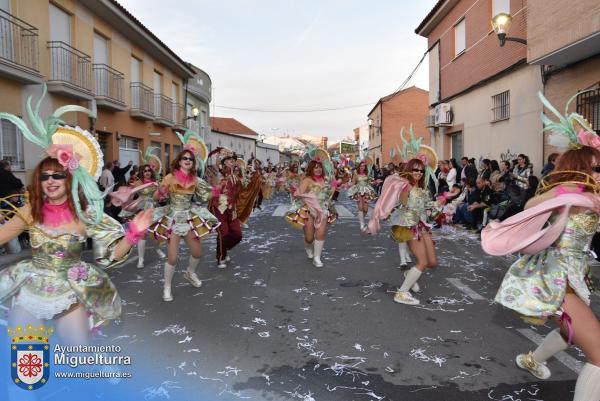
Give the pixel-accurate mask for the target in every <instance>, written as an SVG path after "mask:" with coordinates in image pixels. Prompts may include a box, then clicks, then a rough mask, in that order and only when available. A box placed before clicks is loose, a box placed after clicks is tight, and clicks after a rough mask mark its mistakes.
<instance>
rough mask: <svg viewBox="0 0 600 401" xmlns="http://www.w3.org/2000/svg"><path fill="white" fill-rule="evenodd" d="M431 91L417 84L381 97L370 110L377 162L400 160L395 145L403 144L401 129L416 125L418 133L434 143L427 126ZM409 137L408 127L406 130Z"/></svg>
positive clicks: (371, 147) (373, 154) (370, 146)
mask: <svg viewBox="0 0 600 401" xmlns="http://www.w3.org/2000/svg"><path fill="white" fill-rule="evenodd" d="M428 98H429V95H428V92H427V91H426V90H424V89H421V88H418V87H416V86H411V87H409V88H406V89H403V90H401V91H399V92H397V93H392V94H390V95H388V96H385V97H382V98H381V99H379V101H378V102H377V104H375V106H374V107H373V108H372V109H371V111H370V112H369V114H368V122H369V140H368V149H369V152H368V153H369V157H371V158H372V159H373V161H374V162H375V164H377V165H379V166H383V165H384V164H387V163H389V162H392V161H393V162H399V161H400V155H399V154H398V152H397V151H396V150H395V151H394V152H393V157H392V152H391V151H392V149H396V145H398V144H399V145H402V140H401V139H400V131H401V130H402V127H404V128H405V129H406V130H408V129H409V127H410V126H411V125H412V126H413V129H414V132H415V135H416V136H417V137H422V138H423V143H424V144H429V143H430V133H429V130H428V129H427V128H426V127H425V120H426V117H427V113H428V106H427V100H428ZM405 138H408V131H407V132H406V134H405Z"/></svg>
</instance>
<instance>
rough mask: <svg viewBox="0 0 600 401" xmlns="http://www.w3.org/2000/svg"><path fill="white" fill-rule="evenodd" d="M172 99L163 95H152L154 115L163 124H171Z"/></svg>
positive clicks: (172, 121) (172, 120)
mask: <svg viewBox="0 0 600 401" xmlns="http://www.w3.org/2000/svg"><path fill="white" fill-rule="evenodd" d="M173 114H174V113H173V101H172V100H171V99H170V98H168V97H166V96H165V95H158V94H155V95H154V117H155V118H156V122H157V123H159V124H163V125H169V126H171V125H173V123H174V119H173Z"/></svg>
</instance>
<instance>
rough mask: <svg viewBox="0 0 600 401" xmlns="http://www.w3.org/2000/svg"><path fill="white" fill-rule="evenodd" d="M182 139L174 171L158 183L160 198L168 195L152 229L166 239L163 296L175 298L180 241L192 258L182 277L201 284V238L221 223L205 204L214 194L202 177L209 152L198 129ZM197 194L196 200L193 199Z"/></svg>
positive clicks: (195, 284) (162, 238)
mask: <svg viewBox="0 0 600 401" xmlns="http://www.w3.org/2000/svg"><path fill="white" fill-rule="evenodd" d="M177 136H178V137H179V139H180V140H181V142H182V143H183V145H184V146H183V150H182V151H181V152H180V153H179V154H178V155H177V157H176V158H175V160H173V164H172V168H171V171H172V173H171V174H168V175H167V176H165V177H164V178H163V179H162V181H161V182H160V185H159V187H158V191H157V193H156V197H157V198H158V199H165V198H167V197H168V198H169V204H168V205H167V206H163V207H159V208H156V209H154V221H155V222H156V223H154V224H153V225H152V227H150V232H152V233H153V234H154V237H155V238H156V239H158V240H160V241H167V261H166V263H165V268H164V278H165V282H164V286H163V300H164V301H166V302H170V301H172V300H173V294H172V291H171V282H172V281H173V275H174V274H175V266H176V265H177V257H178V256H179V243H180V241H181V240H182V239H185V242H186V243H187V245H188V247H189V249H190V258H189V262H188V267H187V269H186V271H185V272H184V273H183V277H184V278H185V279H186V280H188V281H189V282H190V283H191V284H192V285H193V286H194V287H200V286H201V285H202V281H200V279H199V278H198V275H197V274H196V269H197V268H198V264H199V263H200V255H201V254H202V244H201V242H200V239H201V238H202V237H204V236H206V235H208V234H210V233H212V232H214V231H216V229H217V227H218V226H219V224H220V223H219V221H218V220H217V218H216V217H215V216H213V215H212V214H211V213H210V212H209V211H208V209H207V208H206V207H204V206H201V204H200V203H197V202H202V203H206V202H208V200H209V199H210V196H211V187H210V185H209V184H208V183H207V182H206V181H204V180H203V179H202V178H199V177H198V174H197V171H198V170H199V171H200V175H203V174H204V168H205V165H206V160H207V156H208V152H207V149H206V145H205V144H204V142H203V141H202V139H201V138H200V137H199V136H198V134H197V133H195V132H193V131H186V132H185V134H184V135H183V136H181V135H180V134H179V133H178V134H177ZM194 196H195V200H196V202H192V198H193V197H194Z"/></svg>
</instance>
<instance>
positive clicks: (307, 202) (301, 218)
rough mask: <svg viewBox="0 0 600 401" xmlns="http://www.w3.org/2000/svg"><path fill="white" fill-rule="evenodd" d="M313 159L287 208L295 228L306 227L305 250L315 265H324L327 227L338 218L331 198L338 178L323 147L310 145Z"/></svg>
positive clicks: (307, 153)
mask: <svg viewBox="0 0 600 401" xmlns="http://www.w3.org/2000/svg"><path fill="white" fill-rule="evenodd" d="M305 158H307V159H309V160H310V162H309V163H308V166H307V168H306V174H305V175H304V178H303V179H302V181H301V182H300V186H299V187H298V189H297V190H296V192H295V194H294V197H295V198H296V201H295V202H294V204H293V205H292V207H291V208H290V210H288V212H287V214H286V220H287V221H288V222H289V223H290V224H292V225H293V226H294V227H302V229H303V230H304V249H305V250H306V255H307V256H308V258H309V259H312V262H313V265H315V267H323V262H322V261H321V253H322V252H323V246H324V245H325V237H326V236H327V227H328V226H329V225H330V224H332V223H334V222H335V221H336V219H337V212H336V210H335V206H334V205H333V202H332V201H331V196H332V195H333V192H334V189H335V188H336V186H337V185H336V184H337V181H336V180H335V178H334V177H333V166H332V165H331V161H330V159H329V153H327V151H326V150H324V149H318V148H312V147H310V148H309V149H307V150H306V151H305Z"/></svg>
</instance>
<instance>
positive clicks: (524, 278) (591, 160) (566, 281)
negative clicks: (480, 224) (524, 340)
mask: <svg viewBox="0 0 600 401" xmlns="http://www.w3.org/2000/svg"><path fill="white" fill-rule="evenodd" d="M539 97H540V99H541V101H542V103H543V104H544V106H546V108H547V109H548V110H549V111H550V112H552V113H553V114H554V115H556V116H557V117H558V119H559V122H553V121H552V120H550V119H549V118H548V117H546V116H545V115H544V114H542V121H543V123H544V126H545V128H544V129H545V130H549V131H552V134H551V135H550V137H549V143H552V144H553V145H554V146H558V147H561V148H568V149H569V150H567V151H566V152H565V153H563V154H562V155H561V156H560V157H559V159H558V162H557V163H556V167H555V169H554V171H553V172H552V173H551V174H549V175H547V176H546V177H545V178H544V180H543V181H542V182H541V183H540V186H539V187H538V192H537V196H535V197H534V198H532V199H531V200H530V201H529V202H528V203H527V204H526V206H525V210H524V211H523V212H521V213H519V214H517V215H515V216H513V217H510V218H508V219H506V220H504V221H503V222H495V221H492V222H490V223H489V224H488V225H487V226H486V228H485V229H484V230H483V231H482V236H481V238H482V247H483V249H484V250H485V251H486V252H487V253H489V254H492V255H506V254H510V253H515V252H519V253H520V254H522V255H523V256H521V257H520V258H519V259H518V260H517V261H516V262H515V263H513V265H512V266H511V267H510V268H509V269H508V272H507V273H506V275H505V277H504V280H503V281H502V284H501V285H500V289H499V290H498V293H497V295H496V298H495V300H496V302H498V303H500V304H502V305H503V306H505V307H507V308H510V309H512V310H514V311H516V312H517V313H518V314H519V315H521V317H522V318H523V319H524V320H525V321H526V322H528V323H534V324H544V323H545V322H546V320H547V319H551V320H553V321H554V322H555V323H557V324H558V326H559V329H557V330H554V331H551V332H550V333H549V334H548V335H547V336H546V338H545V339H544V340H543V342H542V343H541V344H540V345H539V347H538V348H537V349H536V350H535V351H532V352H529V353H527V354H520V355H518V356H517V357H516V363H517V365H518V366H519V367H520V368H522V369H526V370H528V371H529V372H531V373H532V374H533V375H534V376H536V377H538V378H540V379H547V378H548V377H550V369H549V368H548V367H547V366H546V361H547V360H548V359H549V358H550V357H551V356H552V355H554V354H556V353H557V352H559V351H563V350H565V349H566V348H567V346H568V345H570V344H576V345H577V346H578V347H579V348H580V349H581V350H583V352H584V353H585V356H586V359H587V363H586V364H585V365H584V366H583V369H582V370H581V372H580V373H579V376H578V378H577V383H576V385H575V396H574V398H573V399H574V400H575V401H598V400H600V322H599V321H598V318H597V317H596V315H595V314H594V312H593V310H592V309H591V307H590V294H591V291H592V289H591V280H590V271H589V270H590V268H589V266H588V258H589V253H590V244H591V241H592V238H593V236H594V234H595V233H596V231H597V228H598V222H599V213H600V195H599V193H600V184H599V182H600V137H599V136H598V135H596V133H595V132H594V130H593V128H592V127H591V126H590V124H589V123H588V122H587V121H586V120H585V119H584V118H583V117H582V116H581V115H579V114H576V113H571V114H568V112H567V111H568V109H569V103H570V102H571V101H572V100H573V99H574V98H575V96H573V97H572V98H571V99H570V100H569V102H568V103H567V106H566V108H565V115H564V116H563V115H561V114H560V113H559V112H558V111H557V110H556V109H555V108H554V107H553V106H552V105H551V104H550V103H549V102H548V101H547V100H546V99H545V98H544V96H543V95H542V94H541V93H540V94H539Z"/></svg>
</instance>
